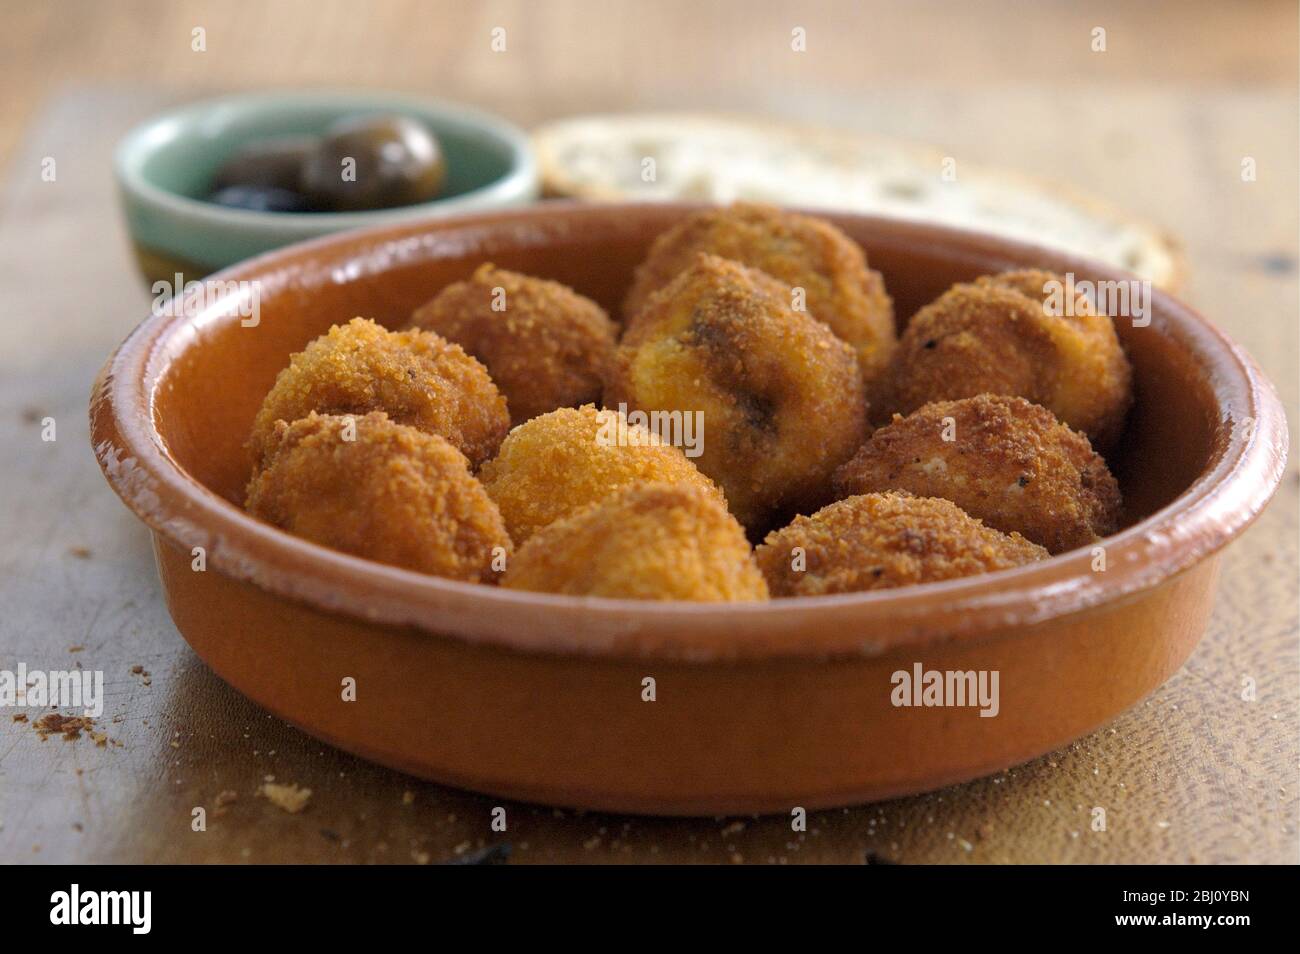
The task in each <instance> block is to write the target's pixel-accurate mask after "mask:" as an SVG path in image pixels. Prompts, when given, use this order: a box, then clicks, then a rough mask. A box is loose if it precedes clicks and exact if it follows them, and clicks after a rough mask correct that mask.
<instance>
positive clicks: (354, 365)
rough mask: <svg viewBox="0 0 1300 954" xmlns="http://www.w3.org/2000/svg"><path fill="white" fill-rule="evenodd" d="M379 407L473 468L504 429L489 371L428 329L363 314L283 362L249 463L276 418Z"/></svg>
mask: <svg viewBox="0 0 1300 954" xmlns="http://www.w3.org/2000/svg"><path fill="white" fill-rule="evenodd" d="M311 411H316V412H317V413H318V414H367V413H369V412H370V411H383V412H385V413H386V414H387V415H388V416H389V418H391V419H392V420H393V421H395V422H396V423H398V424H409V425H410V426H411V427H414V428H417V429H419V430H421V431H425V432H427V433H429V434H437V435H438V436H439V437H443V438H446V439H447V440H448V441H450V442H451V444H452V446H454V447H455V448H456V449H457V450H459V451H460V452H461V453H463V454H464V455H465V456H466V457H468V458H469V462H470V465H471V466H473V467H477V466H478V465H479V464H481V463H482V462H483V461H484V460H486V459H487V458H489V457H491V456H492V455H493V454H494V453H496V449H497V447H498V446H499V445H500V444H501V439H502V438H503V437H505V435H506V431H508V430H509V429H510V415H509V413H508V411H507V410H506V402H505V398H503V397H502V396H501V392H499V391H498V390H497V388H496V385H495V384H493V383H492V379H491V378H490V377H488V373H487V369H486V368H484V367H483V365H481V364H479V363H478V362H477V361H475V360H474V359H473V358H471V357H470V356H469V355H467V354H466V353H465V352H464V350H463V349H462V348H461V347H460V345H455V344H451V343H450V342H448V341H446V340H445V339H443V338H441V337H439V336H438V335H435V334H433V333H432V332H428V331H419V330H412V331H388V330H387V329H385V328H383V327H381V326H380V325H377V324H375V323H374V322H373V321H368V320H366V319H365V318H354V319H352V321H350V322H348V323H347V324H346V325H335V326H334V327H333V328H331V329H330V330H329V333H328V334H325V335H322V336H321V337H319V338H317V339H316V340H315V341H312V342H311V343H310V344H308V345H307V347H306V348H305V349H304V350H303V351H300V352H299V353H298V354H295V355H294V356H293V357H292V358H290V360H289V366H288V367H287V368H285V369H284V370H283V371H281V372H280V374H279V376H278V377H277V378H276V379H275V384H274V386H273V387H272V388H271V391H270V393H269V394H267V396H266V399H265V400H264V401H263V402H262V407H261V410H259V411H258V412H257V417H256V418H254V420H253V432H252V436H251V437H250V438H249V449H250V450H251V452H252V455H253V461H254V465H255V466H258V465H260V462H261V461H262V459H263V458H264V457H265V456H266V449H267V444H268V442H269V441H270V439H271V435H272V433H273V431H274V430H275V425H276V422H277V421H296V420H297V419H298V418H300V417H306V416H307V414H308V413H310V412H311Z"/></svg>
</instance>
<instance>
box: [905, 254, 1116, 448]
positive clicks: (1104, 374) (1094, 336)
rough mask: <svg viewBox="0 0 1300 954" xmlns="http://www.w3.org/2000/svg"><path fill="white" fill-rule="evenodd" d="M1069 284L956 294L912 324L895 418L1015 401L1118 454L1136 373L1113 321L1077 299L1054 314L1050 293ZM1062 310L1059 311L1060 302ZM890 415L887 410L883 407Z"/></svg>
mask: <svg viewBox="0 0 1300 954" xmlns="http://www.w3.org/2000/svg"><path fill="white" fill-rule="evenodd" d="M1053 281H1055V282H1060V283H1061V285H1062V288H1063V287H1064V284H1065V279H1064V278H1063V277H1062V276H1060V275H1055V274H1053V273H1052V272H1044V271H1036V270H1024V271H1015V272H1005V273H1003V274H1000V275H986V276H984V277H982V278H979V279H976V280H975V281H974V282H973V283H971V284H961V285H954V286H953V287H952V288H950V289H949V290H948V291H946V292H944V294H943V295H941V296H940V297H939V298H938V299H937V300H935V301H934V302H932V303H931V304H929V305H927V306H926V307H924V308H922V309H921V310H920V311H919V312H917V313H916V315H915V316H914V317H913V318H912V320H911V322H909V323H908V326H907V329H906V330H905V331H904V332H903V336H902V338H901V340H900V341H899V346H898V351H897V353H896V355H895V357H894V362H893V364H892V366H891V373H890V379H891V386H892V398H891V399H890V400H889V401H888V404H889V410H892V411H895V412H898V413H902V414H907V413H909V412H911V411H913V410H915V409H916V408H918V407H920V406H921V405H923V404H928V403H930V402H931V401H946V400H955V399H957V398H964V397H974V396H975V395H977V394H1007V395H1012V396H1016V397H1023V398H1025V399H1026V400H1028V401H1032V402H1034V403H1035V404H1041V405H1043V407H1045V408H1047V409H1048V410H1049V411H1051V412H1052V413H1053V414H1055V415H1056V416H1057V417H1058V418H1060V419H1061V420H1062V421H1063V422H1065V423H1066V424H1068V425H1070V427H1072V428H1074V429H1075V430H1077V431H1082V432H1083V433H1085V434H1087V435H1088V437H1089V438H1090V439H1091V440H1092V442H1093V444H1094V445H1095V446H1097V447H1100V448H1102V449H1106V448H1109V447H1113V446H1114V443H1115V441H1116V439H1117V438H1118V437H1119V433H1120V431H1121V429H1122V428H1123V425H1124V416H1125V414H1126V413H1127V412H1128V408H1129V405H1130V404H1131V403H1132V400H1133V396H1132V370H1131V368H1130V367H1129V362H1128V358H1127V357H1125V355H1124V350H1123V348H1122V347H1121V346H1120V343H1119V338H1118V337H1116V335H1115V325H1114V322H1113V321H1111V319H1110V318H1109V317H1108V316H1106V315H1099V314H1097V312H1096V309H1095V308H1094V307H1093V305H1092V303H1091V302H1090V301H1089V300H1088V298H1087V297H1086V296H1084V295H1082V294H1079V295H1076V296H1075V298H1074V300H1073V302H1072V303H1071V306H1070V307H1069V308H1060V309H1059V310H1061V311H1063V312H1064V311H1073V314H1072V315H1071V314H1061V315H1055V314H1051V313H1049V309H1048V307H1047V305H1046V304H1045V303H1046V302H1047V301H1048V299H1049V296H1048V294H1047V292H1046V291H1045V286H1047V283H1049V282H1053ZM1058 304H1059V303H1058ZM881 410H884V408H882V409H881Z"/></svg>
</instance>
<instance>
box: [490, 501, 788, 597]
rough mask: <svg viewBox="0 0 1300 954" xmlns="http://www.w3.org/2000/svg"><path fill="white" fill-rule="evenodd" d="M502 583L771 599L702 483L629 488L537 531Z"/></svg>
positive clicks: (568, 590) (622, 593)
mask: <svg viewBox="0 0 1300 954" xmlns="http://www.w3.org/2000/svg"><path fill="white" fill-rule="evenodd" d="M501 584H502V586H505V587H509V588H511V589H516V590H533V591H536V592H542V593H564V594H567V595H570V596H605V597H613V598H622V599H634V600H694V601H699V602H724V601H737V600H765V599H767V584H766V583H764V581H763V576H762V574H761V573H759V571H758V567H757V566H756V565H755V563H754V559H753V555H752V554H751V553H750V549H749V542H748V541H747V540H746V539H745V531H744V530H743V529H741V526H740V524H738V523H737V522H736V519H735V518H734V517H732V516H731V514H729V513H728V512H727V509H726V507H725V506H723V504H722V502H721V501H720V500H719V499H718V496H717V494H715V493H711V492H709V491H708V490H707V489H705V488H702V487H699V486H697V485H695V484H663V483H650V484H642V485H640V486H628V487H624V488H622V489H621V490H619V491H618V492H616V493H614V494H613V495H611V496H609V497H606V498H605V499H603V500H601V501H600V502H598V503H594V504H591V505H589V506H587V507H584V508H582V509H581V510H579V511H577V512H576V513H574V514H572V515H571V516H568V517H566V518H564V519H563V520H558V521H556V522H555V523H552V524H551V525H550V526H548V527H546V528H545V529H543V530H540V531H538V532H537V533H536V534H534V535H533V536H532V537H531V538H530V539H529V541H528V542H527V543H525V544H524V545H523V546H521V547H520V548H519V552H518V553H516V554H515V555H514V557H513V558H512V559H511V560H510V568H509V569H508V570H507V571H506V575H505V577H504V578H503V579H502V581H501Z"/></svg>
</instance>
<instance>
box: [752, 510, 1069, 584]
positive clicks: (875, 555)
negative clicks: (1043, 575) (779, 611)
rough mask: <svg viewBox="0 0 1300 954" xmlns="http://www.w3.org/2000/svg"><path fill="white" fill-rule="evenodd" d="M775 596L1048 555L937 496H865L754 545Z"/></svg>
mask: <svg viewBox="0 0 1300 954" xmlns="http://www.w3.org/2000/svg"><path fill="white" fill-rule="evenodd" d="M754 556H755V559H756V560H757V561H758V566H759V569H760V570H762V571H763V576H764V578H765V579H766V580H767V587H768V590H769V591H770V592H771V594H772V596H774V597H776V596H824V595H826V594H828V593H856V592H859V591H861V590H882V589H889V588H891V587H895V586H910V585H911V584H913V583H932V582H934V581H936V580H950V579H953V578H955V577H959V576H973V575H975V574H976V573H987V572H989V571H990V570H1005V569H1007V568H1009V567H1013V566H1020V565H1021V564H1023V563H1032V562H1033V561H1035V560H1041V559H1044V558H1045V557H1046V556H1047V551H1046V550H1044V549H1043V548H1042V547H1040V546H1038V545H1037V544H1034V543H1030V542H1029V541H1028V540H1026V539H1025V538H1024V537H1022V536H1021V535H1020V534H1018V533H1012V534H1009V535H1008V534H1005V533H1001V532H999V531H997V530H994V529H993V528H992V527H986V526H984V524H982V523H981V522H980V521H978V520H976V519H975V518H973V517H971V516H970V515H968V514H966V513H965V512H964V511H962V510H961V508H960V507H958V506H957V505H956V504H953V503H951V502H950V501H947V500H941V499H939V498H937V497H913V496H912V495H911V494H905V493H884V494H861V495H859V496H855V497H846V498H845V499H844V500H840V501H837V502H835V503H833V504H831V505H830V506H827V507H823V508H822V509H821V510H818V511H817V512H816V513H815V514H813V515H812V516H811V517H804V516H800V517H797V518H795V521H794V522H793V523H791V524H790V525H789V526H788V527H785V528H784V529H782V530H778V531H776V532H774V533H770V534H768V536H767V539H766V540H764V541H763V544H762V546H760V547H759V548H758V549H757V550H755V551H754Z"/></svg>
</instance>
